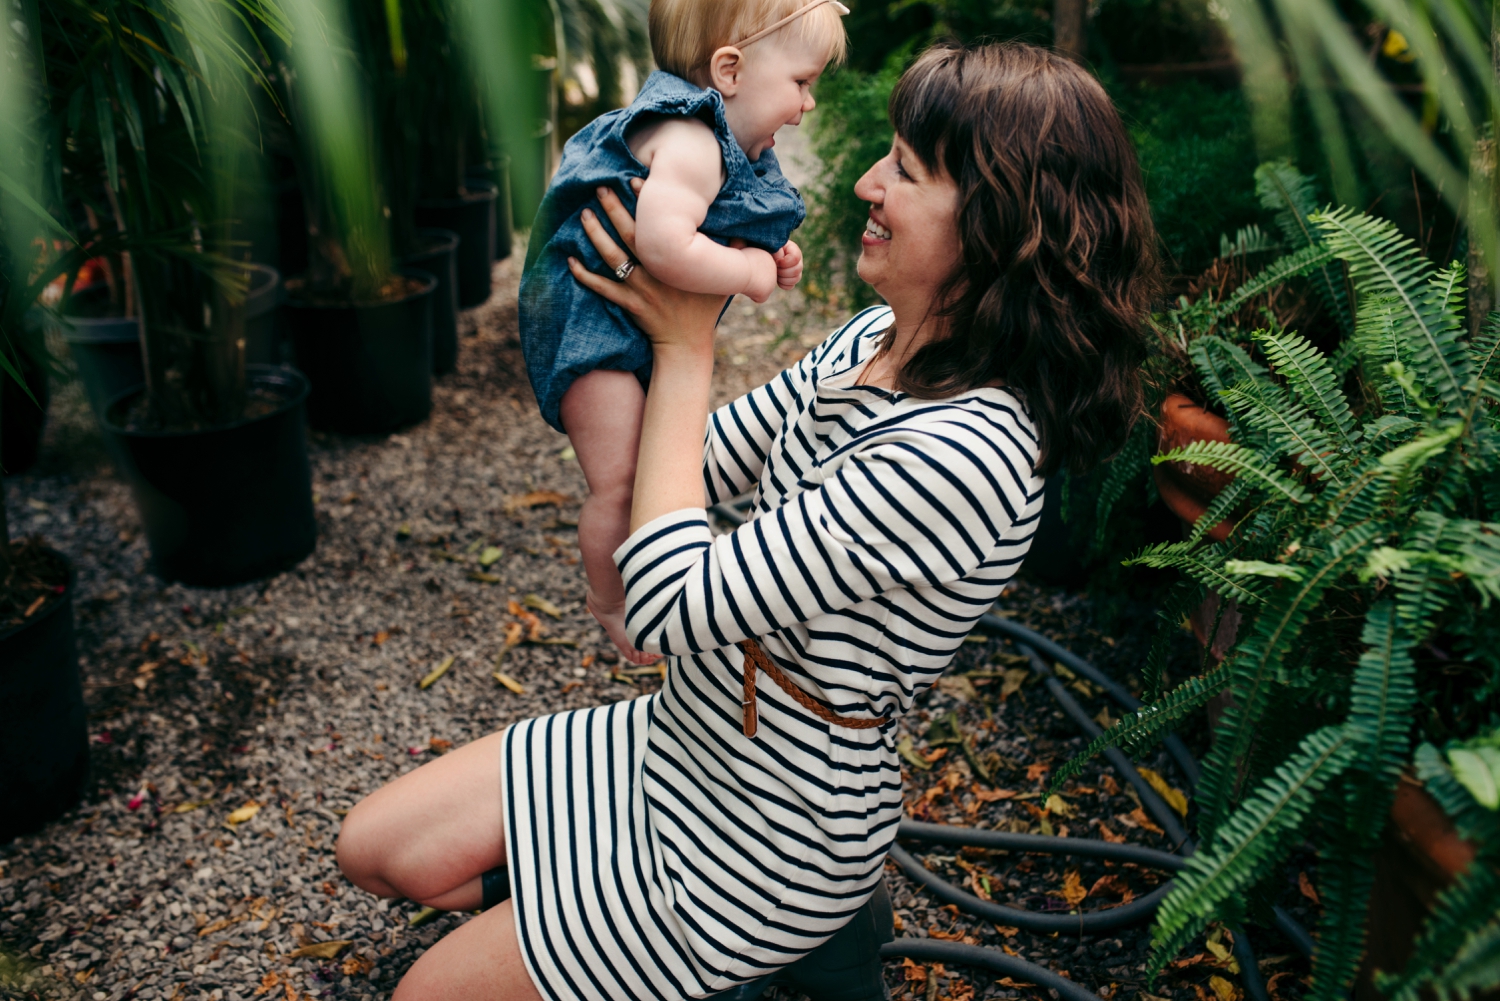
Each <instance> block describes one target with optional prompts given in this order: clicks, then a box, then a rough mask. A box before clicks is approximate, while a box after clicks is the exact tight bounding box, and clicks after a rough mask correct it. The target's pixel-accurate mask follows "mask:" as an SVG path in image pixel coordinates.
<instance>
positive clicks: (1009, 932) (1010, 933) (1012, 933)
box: [995, 925, 1021, 938]
mask: <svg viewBox="0 0 1500 1001" xmlns="http://www.w3.org/2000/svg"><path fill="white" fill-rule="evenodd" d="M995 931H997V932H999V933H1000V934H1001V935H1004V936H1005V937H1006V938H1015V937H1016V935H1018V934H1019V933H1020V931H1021V929H1019V928H1016V927H1013V926H1011V925H996V926H995Z"/></svg>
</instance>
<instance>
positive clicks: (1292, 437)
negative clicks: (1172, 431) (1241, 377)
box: [1219, 383, 1343, 486]
mask: <svg viewBox="0 0 1500 1001" xmlns="http://www.w3.org/2000/svg"><path fill="white" fill-rule="evenodd" d="M1256 388H1258V389H1259V388H1263V387H1256ZM1275 388H1276V391H1275V392H1274V393H1257V392H1255V391H1254V390H1250V391H1247V390H1246V388H1245V386H1244V384H1243V383H1242V384H1240V385H1238V386H1231V387H1230V388H1228V389H1226V390H1223V391H1222V392H1221V393H1219V399H1221V400H1223V401H1224V405H1225V406H1226V407H1228V408H1229V409H1230V410H1232V411H1234V413H1236V414H1238V415H1239V417H1240V419H1241V420H1243V421H1245V422H1246V423H1248V424H1250V425H1251V426H1252V427H1255V428H1257V429H1259V430H1261V431H1264V432H1265V433H1266V435H1267V436H1268V437H1269V438H1270V441H1271V444H1273V445H1274V446H1275V447H1276V453H1277V455H1278V457H1280V456H1286V457H1290V458H1292V459H1295V460H1296V461H1297V462H1299V463H1301V464H1302V465H1304V466H1306V467H1307V468H1308V469H1310V470H1312V473H1313V475H1314V476H1316V477H1318V478H1319V479H1321V480H1325V481H1327V482H1330V483H1332V484H1333V485H1334V486H1343V480H1342V479H1341V478H1340V477H1339V475H1338V473H1336V472H1335V471H1334V468H1333V465H1332V464H1331V463H1330V462H1329V460H1328V456H1330V455H1331V454H1333V453H1334V452H1335V446H1334V444H1333V442H1332V441H1330V440H1329V439H1328V437H1327V436H1326V435H1324V434H1323V432H1322V429H1321V428H1319V427H1318V424H1317V422H1316V421H1314V420H1313V418H1312V415H1311V414H1309V413H1308V412H1307V408H1306V407H1304V406H1303V405H1302V404H1300V403H1295V402H1293V401H1292V400H1291V399H1290V398H1288V396H1287V394H1286V393H1285V392H1283V391H1281V390H1280V387H1275ZM1236 482H1238V481H1236Z"/></svg>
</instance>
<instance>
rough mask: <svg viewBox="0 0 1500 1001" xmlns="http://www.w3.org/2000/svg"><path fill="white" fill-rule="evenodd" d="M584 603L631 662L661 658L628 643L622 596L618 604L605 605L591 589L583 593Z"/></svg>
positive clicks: (654, 661) (621, 653)
mask: <svg viewBox="0 0 1500 1001" xmlns="http://www.w3.org/2000/svg"><path fill="white" fill-rule="evenodd" d="M583 600H584V604H585V605H586V606H588V610H589V614H590V615H592V616H593V617H594V618H595V619H598V620H599V624H600V625H601V626H603V627H604V631H605V632H606V633H608V634H609V638H610V641H611V642H613V643H614V645H615V646H616V647H617V648H619V651H620V655H621V656H623V657H624V658H625V659H626V660H628V661H630V662H631V663H632V664H640V665H642V666H644V665H646V664H655V663H656V662H657V661H658V660H660V659H661V658H660V657H658V656H657V655H656V654H654V653H643V652H641V651H640V650H637V649H636V648H635V647H633V646H631V645H630V640H629V639H627V638H626V636H625V601H624V599H623V598H622V599H621V600H620V601H619V603H618V604H613V605H606V604H604V603H603V602H601V601H599V600H598V599H597V598H595V597H594V592H593V591H592V590H591V591H589V592H587V594H585V595H584V599H583Z"/></svg>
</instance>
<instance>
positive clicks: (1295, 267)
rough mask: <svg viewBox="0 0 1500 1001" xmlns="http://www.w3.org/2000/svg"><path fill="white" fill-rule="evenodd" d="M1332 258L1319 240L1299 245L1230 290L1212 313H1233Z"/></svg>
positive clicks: (1216, 317) (1222, 314) (1220, 318)
mask: <svg viewBox="0 0 1500 1001" xmlns="http://www.w3.org/2000/svg"><path fill="white" fill-rule="evenodd" d="M1333 259H1334V254H1333V252H1332V251H1331V250H1330V249H1329V248H1327V247H1325V246H1324V245H1322V244H1320V243H1319V244H1313V245H1311V246H1307V247H1303V248H1302V249H1301V250H1299V251H1297V252H1296V253H1294V254H1288V255H1287V256H1285V257H1282V258H1279V259H1277V260H1275V261H1272V262H1271V263H1270V264H1268V265H1267V266H1266V269H1265V270H1264V271H1262V272H1261V273H1260V274H1258V275H1256V276H1255V277H1254V278H1251V279H1250V280H1249V281H1247V282H1245V284H1243V285H1241V286H1240V287H1239V288H1237V289H1235V290H1234V294H1233V295H1231V296H1230V297H1229V298H1228V299H1225V300H1224V301H1223V302H1221V303H1219V305H1217V306H1215V307H1214V311H1213V317H1214V319H1215V320H1222V319H1223V318H1224V317H1226V316H1231V315H1233V314H1234V313H1236V312H1237V311H1238V310H1239V309H1240V307H1241V306H1243V305H1245V303H1247V302H1249V301H1250V300H1251V299H1254V298H1255V297H1256V296H1258V295H1260V294H1262V293H1264V292H1269V291H1270V290H1271V289H1273V288H1275V287H1276V286H1278V285H1282V284H1285V283H1286V282H1287V281H1289V280H1291V279H1293V278H1300V277H1302V276H1303V275H1305V274H1308V273H1309V272H1312V271H1315V270H1317V269H1318V268H1320V267H1323V266H1324V265H1327V264H1329V263H1330V262H1332V261H1333Z"/></svg>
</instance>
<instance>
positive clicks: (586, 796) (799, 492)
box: [502, 307, 1042, 999]
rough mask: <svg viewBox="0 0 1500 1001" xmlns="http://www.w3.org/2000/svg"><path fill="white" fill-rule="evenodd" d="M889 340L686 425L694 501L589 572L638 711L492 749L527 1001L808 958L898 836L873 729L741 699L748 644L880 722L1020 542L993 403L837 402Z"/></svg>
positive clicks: (723, 984) (866, 335)
mask: <svg viewBox="0 0 1500 1001" xmlns="http://www.w3.org/2000/svg"><path fill="white" fill-rule="evenodd" d="M889 323H890V311H889V310H888V309H886V308H884V307H878V308H875V309H870V310H866V311H865V312H863V313H861V314H859V315H858V316H856V317H855V318H854V319H853V320H851V321H850V322H849V323H847V324H845V325H844V326H843V327H842V328H841V329H839V330H838V331H837V332H835V333H834V334H833V335H832V336H830V337H829V338H828V339H827V340H826V341H825V342H823V344H822V345H821V346H819V347H818V348H816V349H815V350H814V351H812V352H811V353H810V354H809V355H808V356H807V357H806V358H804V359H803V360H802V361H801V362H799V363H798V364H797V365H796V366H795V367H794V368H791V369H788V370H787V371H785V372H783V373H782V374H781V375H780V376H779V377H778V378H776V379H775V380H773V381H772V382H771V383H769V384H767V385H765V386H762V387H761V388H760V389H757V390H755V391H754V392H751V393H748V394H746V395H745V396H743V397H741V398H740V399H738V400H736V401H735V402H734V403H732V404H730V405H728V406H726V407H724V408H722V409H720V410H719V411H718V412H716V413H715V414H714V415H713V416H712V418H711V419H710V423H709V428H708V435H707V442H706V445H705V449H704V480H705V484H706V488H707V493H708V496H709V498H710V502H716V501H719V500H726V499H729V498H732V497H736V496H739V495H741V494H744V493H746V492H748V491H751V490H753V491H754V509H753V515H752V520H750V521H749V522H748V523H747V524H745V525H744V526H742V527H740V528H738V529H736V530H735V531H734V532H732V533H730V534H728V535H721V536H718V537H715V536H714V535H713V533H712V532H711V531H710V530H709V524H708V519H707V515H706V514H705V512H704V511H702V510H701V509H692V510H683V511H676V512H673V513H671V514H666V515H663V516H661V517H660V518H657V519H656V520H654V521H652V522H651V523H649V524H647V525H644V526H642V527H641V528H640V529H639V530H637V531H636V532H635V533H634V534H633V535H632V536H631V537H630V538H629V539H628V540H627V541H626V542H625V544H624V545H623V546H621V547H620V549H619V551H618V552H616V554H615V560H616V562H617V563H618V564H619V566H620V570H621V572H622V573H623V574H624V577H625V586H626V606H627V619H626V624H627V629H628V631H629V634H630V637H631V640H632V641H633V642H634V643H635V644H636V645H637V646H638V647H640V648H641V649H643V650H651V651H660V652H661V653H663V654H666V655H668V656H669V658H670V660H669V666H668V675H667V680H666V682H665V684H664V685H663V686H662V689H661V691H660V692H658V693H657V694H655V695H652V696H647V697H644V698H639V699H635V700H633V701H628V702H618V703H615V704H614V705H608V706H599V707H597V708H593V709H581V710H575V711H572V712H565V713H558V714H557V715H554V716H544V717H541V718H539V719H533V720H527V721H526V722H524V723H518V724H516V725H515V726H513V727H511V728H510V730H509V731H508V732H507V735H506V739H505V741H504V742H503V747H504V749H503V751H502V774H503V782H504V798H505V825H506V830H507V831H508V833H509V841H508V851H509V855H508V857H509V860H510V869H511V879H512V885H513V888H514V894H515V898H514V899H515V914H516V924H517V927H518V934H519V937H520V945H521V952H522V955H523V956H524V957H525V960H526V964H527V967H528V969H529V970H530V972H531V976H532V979H533V980H534V981H535V982H536V985H537V987H538V989H539V990H540V991H541V993H542V995H543V996H544V997H548V998H554V999H564V998H611V999H646V998H683V997H703V996H705V995H709V994H713V993H717V992H719V991H722V990H725V989H727V988H729V987H732V986H734V985H736V984H738V983H742V982H744V981H747V980H752V979H754V978H756V977H758V976H761V975H764V974H765V973H767V972H770V971H772V970H774V969H776V968H778V967H781V966H784V965H786V964H788V963H790V962H792V961H793V960H795V959H797V958H798V957H800V956H802V955H804V954H805V953H807V952H810V951H811V950H812V949H813V948H814V947H816V946H817V945H819V944H820V943H822V942H823V941H825V940H826V939H827V938H828V937H829V936H830V935H832V934H833V933H834V932H835V931H837V930H838V929H839V928H840V927H841V926H842V925H843V924H844V922H845V921H847V920H848V918H849V916H850V914H852V912H854V911H855V910H857V909H858V908H859V907H860V906H861V905H862V904H863V903H864V901H865V900H866V898H868V896H869V894H870V893H871V891H872V890H873V888H874V885H875V881H876V880H877V879H879V878H880V874H881V871H882V864H883V862H884V861H885V855H886V851H887V849H888V848H889V847H890V844H891V842H892V840H893V839H894V837H895V834H896V825H897V823H898V822H899V820H900V818H901V768H900V763H899V761H898V759H897V757H896V753H895V748H894V744H893V739H892V735H891V728H890V727H881V728H871V729H867V730H850V729H847V728H844V727H837V726H833V725H830V724H828V723H825V722H823V721H822V720H820V719H818V718H817V717H815V716H813V715H812V714H811V713H809V712H807V711H806V710H805V709H803V708H802V707H801V706H799V705H797V704H796V703H795V702H794V701H792V700H791V699H790V698H788V697H787V695H786V694H785V693H784V692H782V691H781V690H780V689H779V688H777V687H776V685H775V684H773V683H771V682H770V680H769V679H768V678H764V677H762V678H760V679H758V680H759V685H758V691H759V704H760V732H759V733H758V734H757V735H756V737H755V738H754V739H749V738H746V737H745V736H744V734H743V733H742V732H741V711H740V700H741V683H742V675H741V663H742V661H741V653H740V651H739V649H738V648H737V647H736V646H735V645H734V644H735V643H736V642H738V641H739V640H742V639H745V638H746V637H756V638H757V639H758V640H759V642H760V644H761V646H762V647H763V648H764V649H765V651H766V653H767V654H768V655H769V656H771V657H774V658H775V659H776V661H777V662H778V663H779V664H780V665H781V667H782V668H783V669H784V670H785V671H786V673H787V674H788V675H789V676H790V677H791V678H792V679H793V680H794V681H795V682H796V683H797V684H798V685H800V686H801V687H802V688H803V689H804V690H806V691H807V692H808V693H809V694H811V695H813V696H815V697H816V698H818V699H820V700H822V701H823V702H824V703H825V704H826V705H828V706H830V707H831V708H832V709H833V710H834V711H835V712H837V713H839V714H841V715H845V716H856V717H868V716H872V715H873V716H883V717H886V718H894V717H896V716H900V715H901V714H903V713H905V712H907V711H908V710H909V709H910V708H911V705H912V700H913V699H914V698H915V697H916V696H917V694H918V693H920V692H921V691H922V690H923V689H925V688H927V687H928V686H929V685H931V684H932V683H933V682H934V681H935V680H936V679H937V677H938V676H939V675H940V674H941V673H942V672H943V670H944V668H946V667H947V666H948V663H949V662H950V661H951V660H952V658H953V654H954V652H955V651H956V650H957V649H958V647H959V644H961V643H962V642H963V639H964V637H965V636H966V635H968V634H969V632H970V631H971V630H972V628H973V626H974V624H975V622H976V621H977V620H978V618H979V617H980V616H981V615H982V614H983V613H984V612H985V611H987V610H988V609H989V607H990V606H991V605H992V604H993V603H994V601H995V599H996V598H997V597H998V596H999V594H1000V591H1001V589H1002V588H1003V587H1004V585H1005V583H1006V581H1008V580H1009V579H1010V578H1011V576H1012V574H1014V573H1015V571H1016V568H1017V567H1018V566H1019V565H1020V563H1021V560H1022V558H1023V557H1024V556H1025V555H1026V550H1027V548H1028V547H1029V546H1030V543H1031V535H1032V532H1033V530H1034V529H1035V526H1036V521H1037V517H1038V515H1039V513H1040V511H1041V505H1042V480H1041V478H1040V477H1039V476H1037V475H1036V473H1035V472H1034V465H1035V462H1036V458H1037V440H1036V432H1035V428H1034V426H1033V424H1032V422H1031V420H1030V418H1029V417H1028V416H1027V414H1026V413H1025V411H1024V410H1023V409H1022V407H1021V405H1020V403H1019V402H1018V401H1017V400H1016V398H1015V397H1014V396H1012V395H1011V394H1010V393H1008V392H1006V391H1004V390H1001V389H994V388H981V389H976V390H973V391H970V392H967V393H962V394H960V395H958V396H954V397H950V398H947V399H943V400H919V399H915V398H913V397H910V396H906V395H904V394H901V393H892V392H888V391H886V390H883V389H877V388H873V387H869V386H860V385H856V384H855V378H854V377H855V373H856V371H857V370H858V368H859V367H860V366H861V364H862V363H863V362H864V361H866V360H867V359H868V358H869V356H870V354H871V353H872V352H873V351H874V350H875V347H876V345H877V342H878V336H879V334H880V332H881V331H883V330H884V329H885V328H886V327H887V326H888V325H889Z"/></svg>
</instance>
